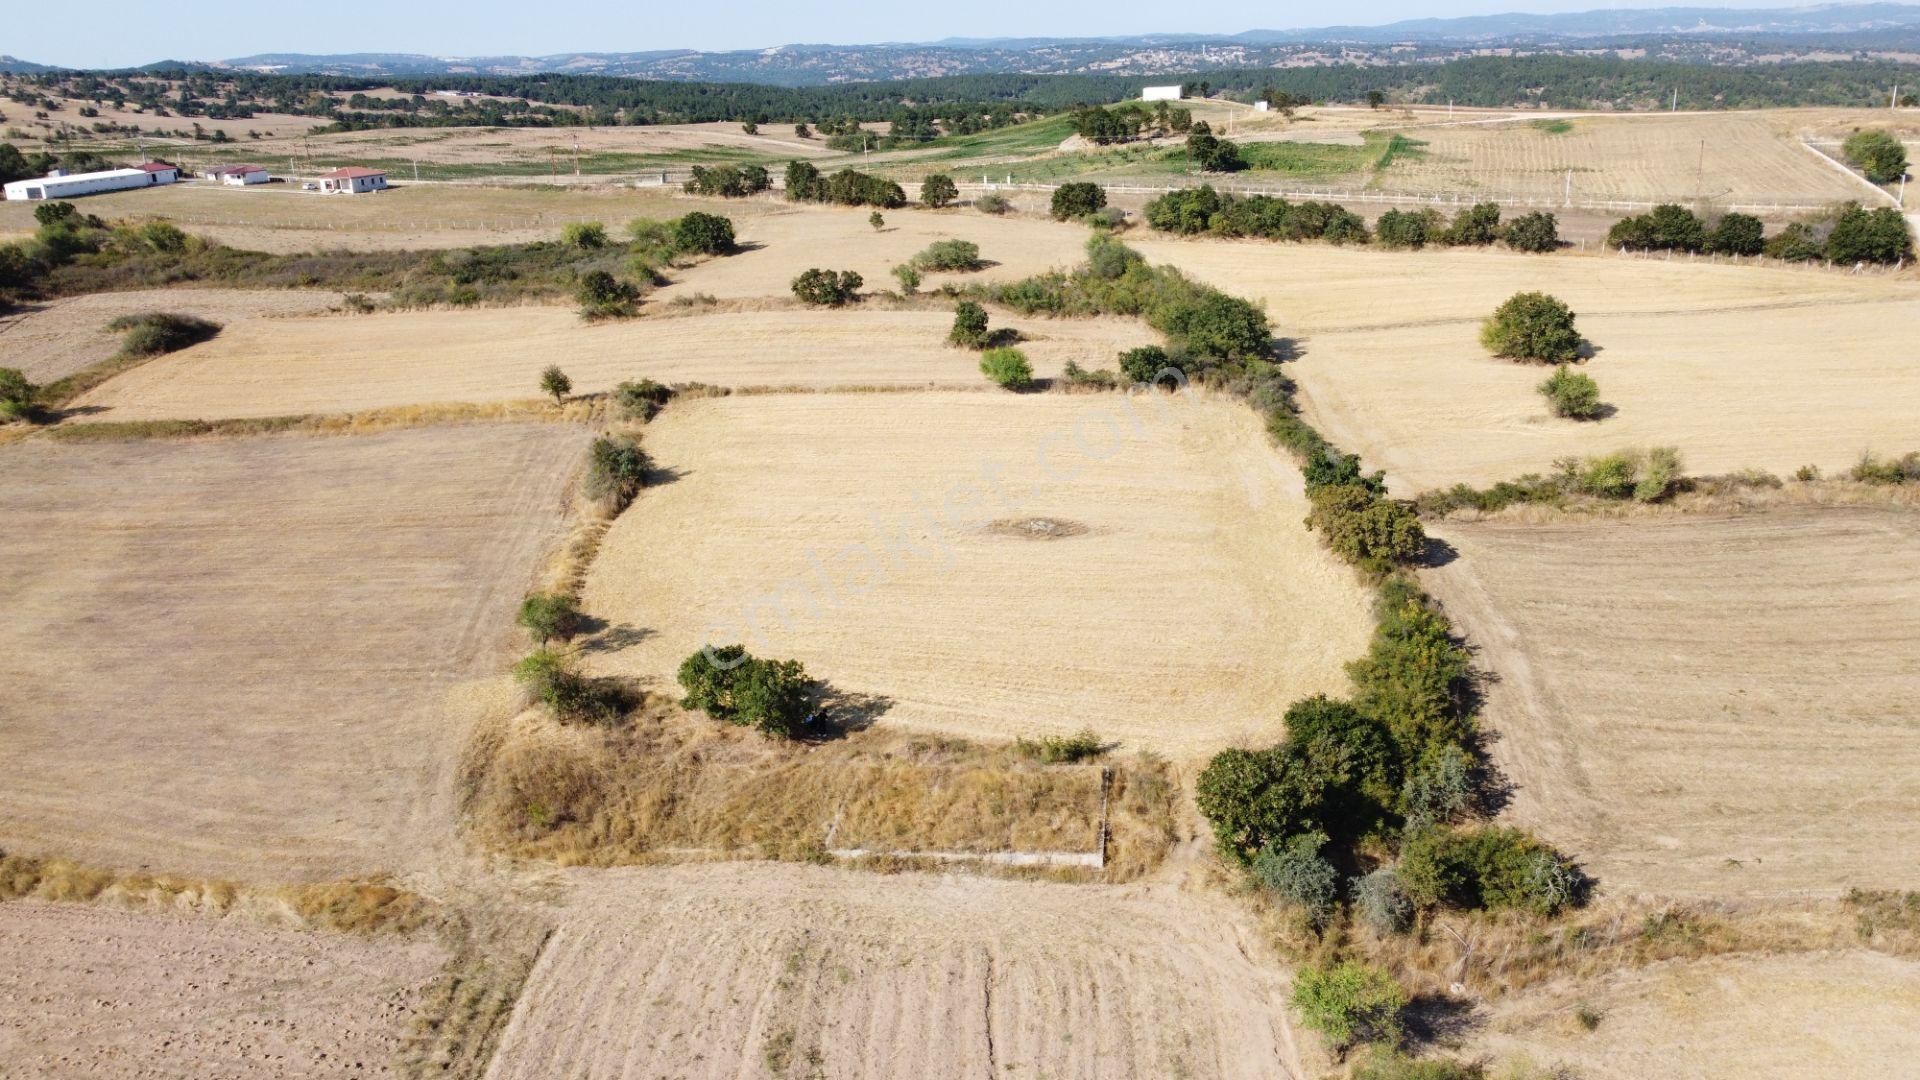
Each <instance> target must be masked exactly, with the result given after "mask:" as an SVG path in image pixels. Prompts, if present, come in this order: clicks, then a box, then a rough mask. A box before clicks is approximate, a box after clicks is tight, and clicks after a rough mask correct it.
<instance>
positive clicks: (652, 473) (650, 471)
mask: <svg viewBox="0 0 1920 1080" xmlns="http://www.w3.org/2000/svg"><path fill="white" fill-rule="evenodd" d="M688 475H690V474H689V473H688V472H687V470H685V469H676V468H674V467H672V466H670V465H650V466H648V467H647V471H646V474H645V479H644V480H643V481H642V486H643V487H650V488H651V487H666V486H667V485H668V484H677V483H679V482H680V481H681V480H682V479H683V478H685V477H687V476H688Z"/></svg>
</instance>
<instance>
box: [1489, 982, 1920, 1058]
mask: <svg viewBox="0 0 1920 1080" xmlns="http://www.w3.org/2000/svg"><path fill="white" fill-rule="evenodd" d="M1581 1007H1585V1008H1587V1009H1590V1010H1592V1011H1593V1012H1594V1013H1596V1014H1598V1015H1599V1017H1600V1023H1599V1026H1598V1027H1597V1028H1596V1029H1595V1030H1593V1031H1586V1030H1584V1029H1583V1028H1582V1027H1581V1026H1580V1024H1579V1023H1578V1022H1577V1021H1576V1020H1575V1019H1574V1013H1575V1011H1576V1010H1577V1009H1579V1008H1581ZM1486 1013H1487V1014H1486V1016H1485V1017H1484V1020H1485V1024H1484V1026H1483V1027H1482V1029H1481V1030H1480V1031H1478V1032H1476V1033H1475V1034H1474V1035H1473V1036H1472V1037H1470V1038H1469V1039H1468V1045H1467V1049H1468V1050H1469V1052H1470V1053H1471V1054H1472V1055H1474V1056H1486V1057H1491V1058H1492V1059H1494V1060H1495V1061H1500V1062H1530V1063H1532V1064H1533V1065H1535V1066H1536V1067H1544V1066H1548V1065H1557V1066H1560V1067H1563V1068H1565V1069H1567V1070H1569V1074H1570V1075H1575V1076H1579V1077H1581V1078H1582V1080H1642V1078H1644V1077H1649V1076H1660V1077H1668V1078H1671V1080H1713V1078H1717V1077H1731V1076H1739V1077H1749V1078H1754V1080H1802V1078H1804V1077H1809V1076H1849V1077H1861V1078H1867V1077H1876V1078H1884V1080H1894V1078H1897V1077H1909V1076H1912V1075H1913V1072H1914V1068H1913V1066H1914V1062H1915V1061H1916V1060H1920V964H1916V963H1915V962H1913V961H1911V960H1899V959H1895V958H1893V957H1890V956H1883V955H1880V954H1877V953H1866V952H1830V953H1808V954H1803V955H1797V956H1749V957H1738V958H1725V959H1708V960H1698V961H1692V962H1687V963H1672V964H1659V965H1655V966H1653V967H1649V968H1645V969H1642V970H1629V971H1621V972H1618V973H1616V974H1613V975H1610V976H1606V977H1604V978H1602V979H1599V980H1595V981H1594V982H1586V983H1566V984H1560V985H1557V986H1553V987H1548V988H1542V989H1541V990H1540V991H1537V992H1534V993H1530V994H1528V995H1527V996H1526V997H1524V998H1516V999H1514V1000H1511V1001H1508V1002H1503V1003H1501V1004H1500V1005H1497V1006H1494V1007H1493V1008H1491V1009H1489V1010H1487V1011H1486Z"/></svg>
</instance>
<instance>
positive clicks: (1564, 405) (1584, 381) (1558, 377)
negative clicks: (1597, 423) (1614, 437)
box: [1540, 367, 1601, 420]
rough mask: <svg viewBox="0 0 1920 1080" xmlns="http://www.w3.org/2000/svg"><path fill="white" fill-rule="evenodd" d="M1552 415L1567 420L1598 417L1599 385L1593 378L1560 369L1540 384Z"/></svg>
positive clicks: (1579, 372)
mask: <svg viewBox="0 0 1920 1080" xmlns="http://www.w3.org/2000/svg"><path fill="white" fill-rule="evenodd" d="M1540 393H1541V395H1542V396H1543V397H1545V398H1546V399H1547V408H1549V409H1551V410H1553V415H1555V416H1563V417H1566V418H1567V419H1569V420H1594V419H1598V418H1599V416H1600V412H1601V409H1600V384H1599V383H1596V382H1594V381H1593V377H1592V376H1590V375H1588V374H1586V373H1585V372H1582V371H1575V370H1573V369H1572V368H1570V367H1560V368H1556V369H1555V370H1554V373H1553V374H1552V375H1549V376H1547V379H1546V381H1545V382H1543V383H1541V384H1540Z"/></svg>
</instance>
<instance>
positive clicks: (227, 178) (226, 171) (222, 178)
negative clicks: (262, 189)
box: [200, 165, 273, 187]
mask: <svg viewBox="0 0 1920 1080" xmlns="http://www.w3.org/2000/svg"><path fill="white" fill-rule="evenodd" d="M200 175H201V176H204V177H206V178H207V179H209V180H211V181H213V182H214V183H216V184H226V185H229V186H231V187H245V186H247V185H248V184H264V183H266V182H267V181H269V180H272V179H273V174H272V173H269V172H268V171H267V170H266V168H265V167H264V166H260V165H219V166H215V167H214V168H211V169H202V170H201V171H200Z"/></svg>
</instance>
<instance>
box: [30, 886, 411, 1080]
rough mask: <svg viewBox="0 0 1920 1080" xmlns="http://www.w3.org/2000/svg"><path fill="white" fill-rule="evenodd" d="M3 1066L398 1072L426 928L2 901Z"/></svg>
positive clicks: (141, 1073)
mask: <svg viewBox="0 0 1920 1080" xmlns="http://www.w3.org/2000/svg"><path fill="white" fill-rule="evenodd" d="M0 956H5V957H6V958H7V962H6V963H5V964H0V1077H9V1078H15V1077H17V1078H21V1080H25V1078H27V1077H36V1078H56V1077H57V1078H62V1080H65V1078H69V1077H86V1076H115V1077H129V1078H143V1080H144V1078H160V1077H178V1076H193V1077H222V1078H230V1080H269V1078H277V1077H289V1076H300V1077H335V1076H338V1077H376V1076H400V1075H403V1073H402V1071H401V1068H400V1061H399V1058H400V1056H401V1054H402V1052H403V1051H404V1050H405V1048H406V1046H407V1043H408V1040H409V1039H410V1038H412V1037H414V1035H415V1025H416V1023H417V1014H418V1010H419V1004H420V999H421V992H422V991H423V989H424V988H425V987H426V986H427V985H428V984H429V983H430V982H431V981H432V980H433V978H434V976H435V975H436V974H437V973H438V971H439V969H440V966H441V965H442V964H443V963H444V962H445V959H446V956H445V952H444V950H442V949H441V948H440V947H439V946H438V945H435V944H433V943H432V942H430V941H421V940H413V941H402V940H395V939H392V938H384V939H368V938H363V937H354V936H351V935H347V934H338V933H315V932H310V931H298V930H285V929H275V928H269V927H265V926H261V925H257V924H251V923H248V922H247V921H245V920H242V919H237V918H236V919H227V920H217V919H212V918H206V917H195V916H190V915H188V916H182V915H167V914H149V913H136V912H131V911H120V910H114V909H111V908H105V907H96V906H90V905H81V904H62V903H45V902H41V901H35V900H20V901H15V902H12V903H5V904H0Z"/></svg>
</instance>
